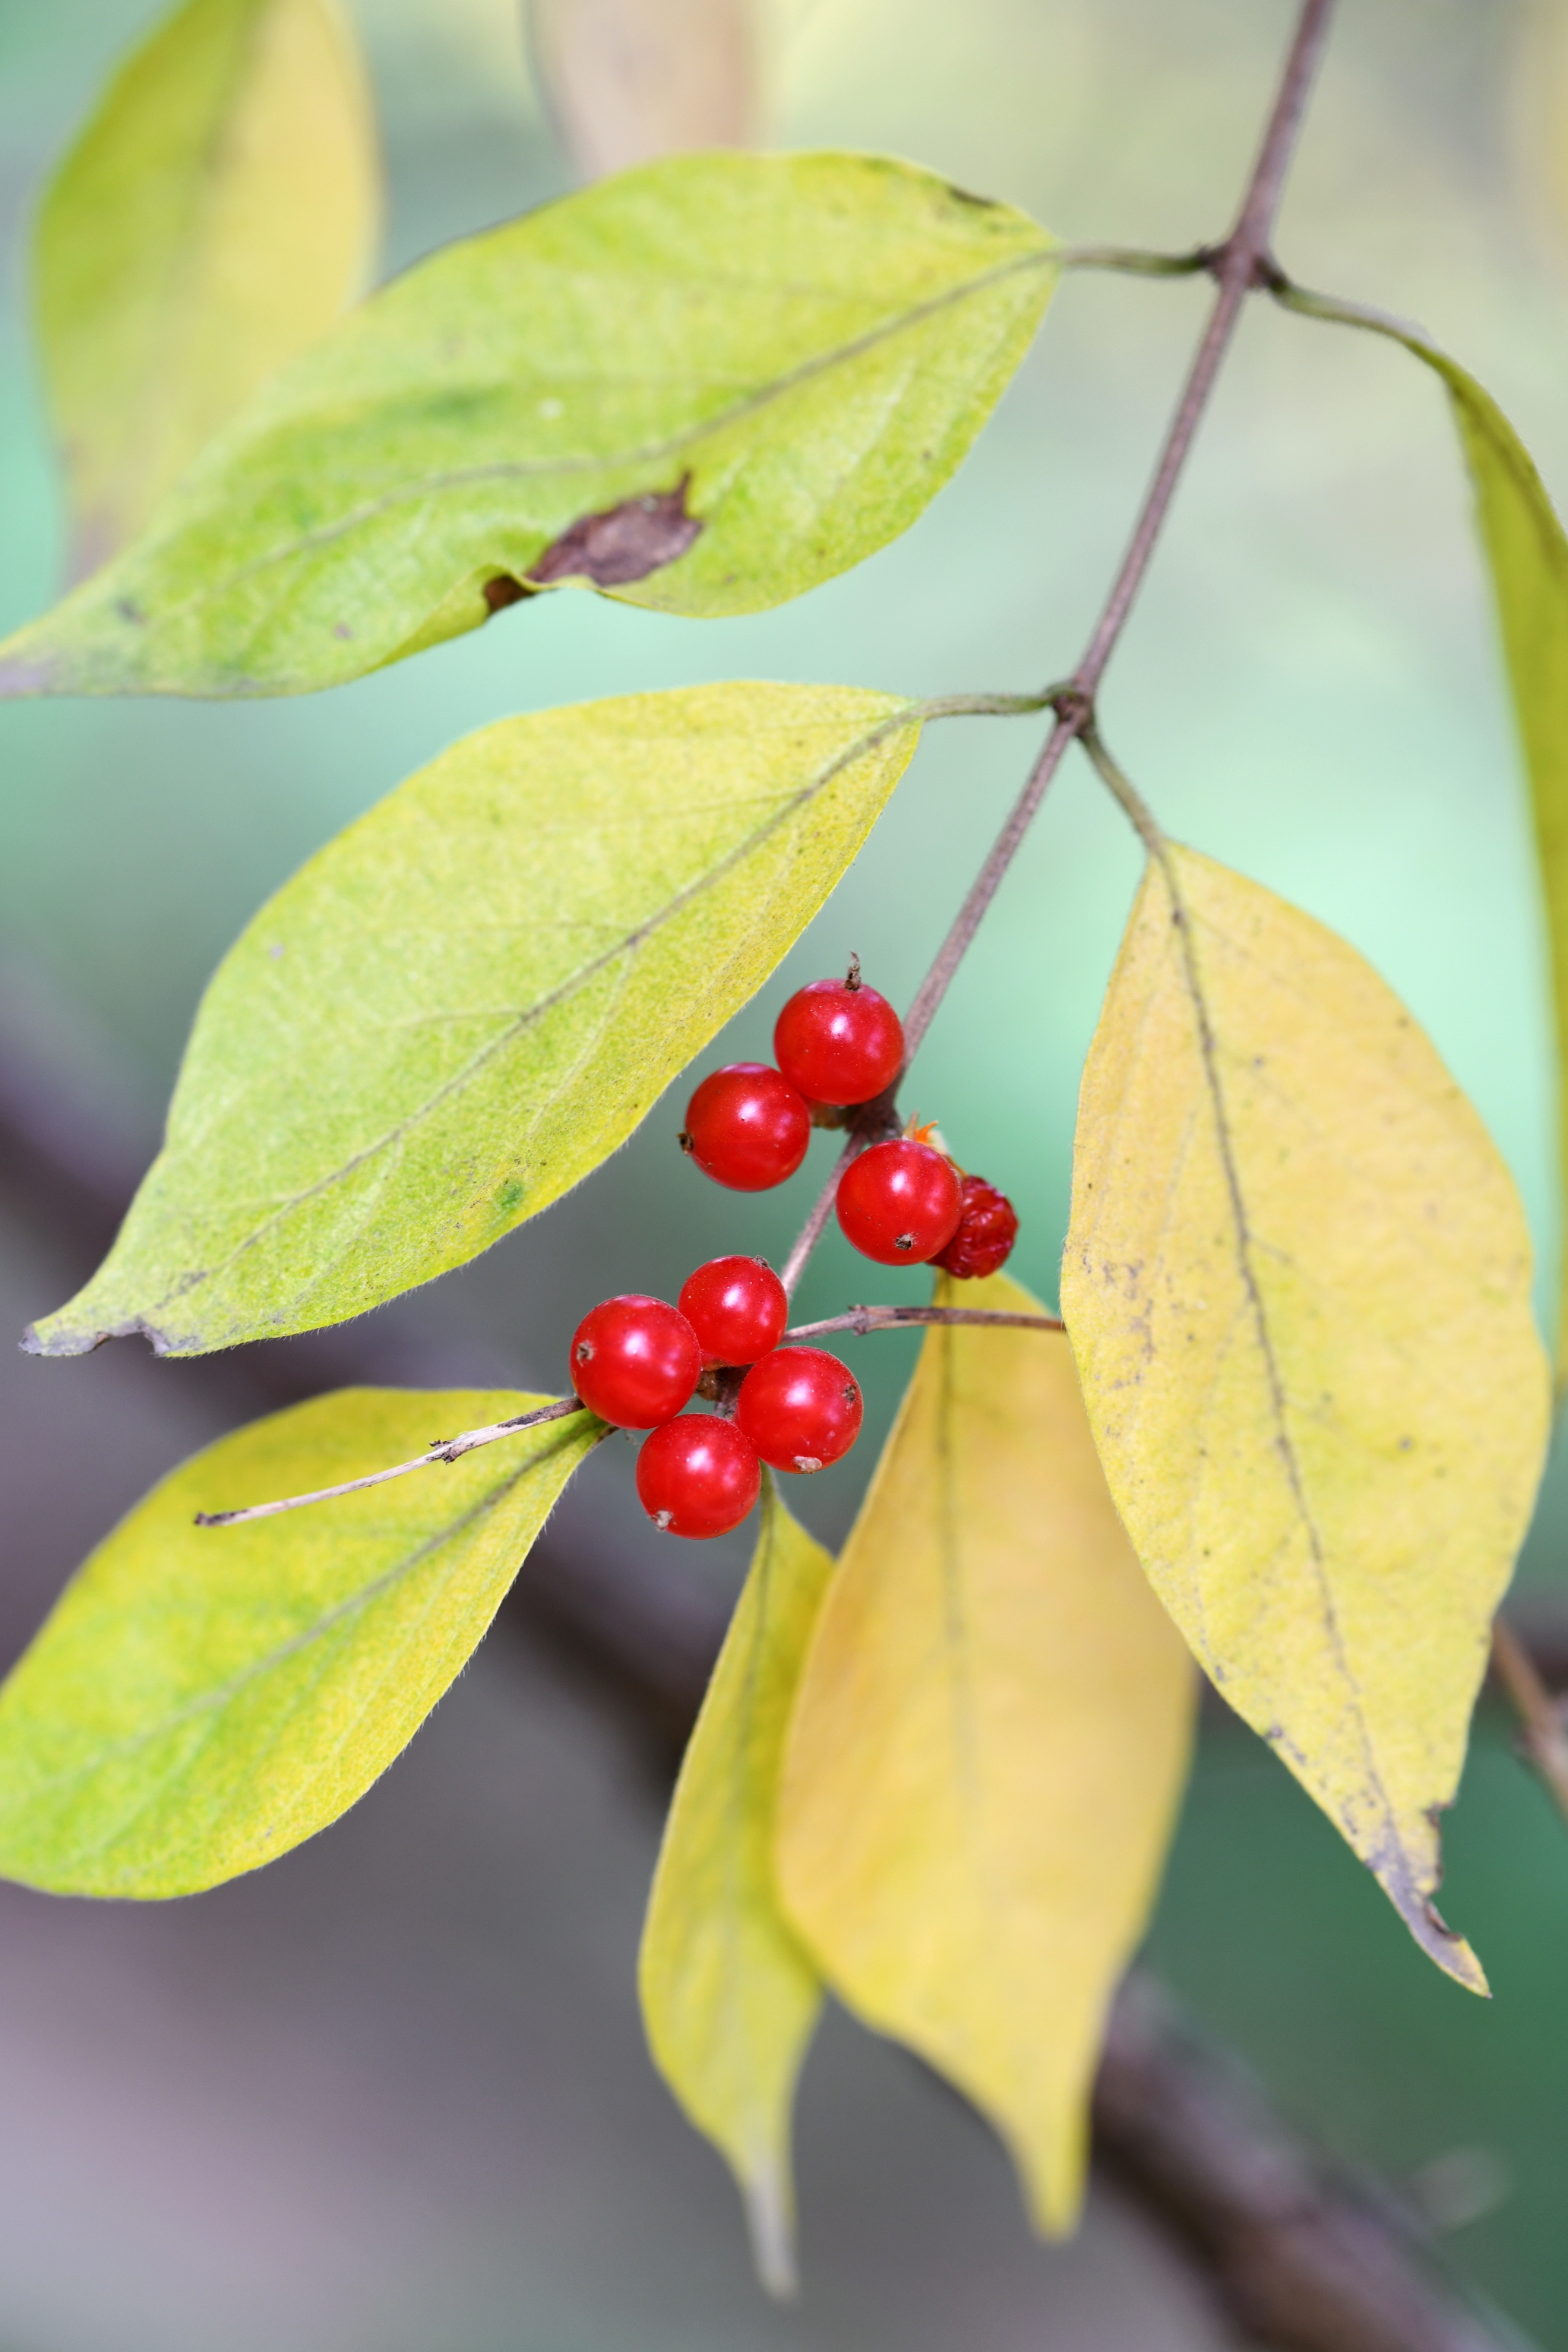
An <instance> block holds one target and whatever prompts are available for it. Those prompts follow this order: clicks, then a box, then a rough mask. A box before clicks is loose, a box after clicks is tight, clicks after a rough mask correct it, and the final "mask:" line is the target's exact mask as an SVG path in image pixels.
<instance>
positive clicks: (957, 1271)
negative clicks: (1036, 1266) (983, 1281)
mask: <svg viewBox="0 0 1568 2352" xmlns="http://www.w3.org/2000/svg"><path fill="white" fill-rule="evenodd" d="M961 1189H962V1192H963V1207H962V1208H961V1209H960V1211H959V1213H958V1224H957V1227H956V1229H955V1230H954V1233H953V1236H952V1240H951V1241H950V1242H949V1243H948V1244H947V1247H946V1248H945V1249H940V1250H938V1252H937V1254H936V1255H935V1257H934V1258H933V1259H932V1260H931V1263H932V1265H940V1266H941V1267H942V1271H943V1272H944V1273H945V1274H954V1275H956V1276H958V1278H959V1280H960V1281H961V1282H973V1280H974V1279H975V1278H976V1276H980V1275H985V1274H994V1273H995V1271H996V1269H997V1267H998V1266H999V1265H1005V1262H1006V1260H1007V1259H1008V1257H1009V1256H1010V1255H1012V1250H1013V1244H1014V1243H1015V1242H1016V1240H1017V1238H1018V1216H1017V1212H1016V1209H1015V1208H1014V1206H1013V1203H1012V1202H1011V1201H1009V1199H1008V1198H1007V1195H1006V1193H1005V1192H998V1191H997V1190H996V1187H995V1185H994V1184H988V1183H987V1182H986V1181H985V1179H984V1176H966V1177H965V1178H964V1180H963V1186H962V1188H961Z"/></svg>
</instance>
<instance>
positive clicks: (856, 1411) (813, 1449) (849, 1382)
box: [735, 1348, 863, 1471]
mask: <svg viewBox="0 0 1568 2352" xmlns="http://www.w3.org/2000/svg"><path fill="white" fill-rule="evenodd" d="M862 1410H863V1408H862V1406H861V1402H860V1386H859V1382H858V1381H857V1380H856V1379H855V1377H854V1375H853V1374H852V1373H851V1371H850V1370H849V1368H848V1366H847V1364H841V1363H840V1362H839V1360H838V1359H837V1356H830V1355H829V1354H828V1352H827V1350H826V1348H775V1349H773V1354H772V1355H771V1356H764V1357H763V1360H762V1361H761V1363H759V1364H753V1365H752V1369H751V1370H750V1371H749V1372H748V1373H747V1374H746V1377H745V1379H744V1380H743V1381H742V1382H741V1393H740V1395H739V1396H738V1397H737V1398H736V1400H735V1421H736V1424H737V1426H738V1427H739V1428H740V1429H742V1431H743V1432H744V1433H745V1434H746V1435H747V1436H748V1437H749V1438H750V1439H751V1441H752V1444H753V1445H754V1446H755V1447H756V1449H757V1452H758V1453H759V1454H761V1455H762V1457H763V1461H764V1462H766V1463H768V1464H769V1465H770V1466H771V1467H772V1468H773V1469H774V1470H806V1471H810V1470H821V1469H825V1468H826V1465H827V1464H828V1463H829V1462H837V1460H838V1457H839V1455H840V1454H847V1453H848V1451H849V1448H850V1447H851V1446H852V1445H853V1444H854V1443H855V1440H856V1439H857V1438H858V1436H859V1434H860V1417H861V1412H862Z"/></svg>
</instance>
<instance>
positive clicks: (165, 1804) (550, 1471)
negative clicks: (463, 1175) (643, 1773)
mask: <svg viewBox="0 0 1568 2352" xmlns="http://www.w3.org/2000/svg"><path fill="white" fill-rule="evenodd" d="M547 1402H549V1400H548V1399H547V1398H544V1397H531V1396H518V1395H512V1394H510V1393H507V1392H501V1393H499V1394H497V1393H483V1392H480V1393H474V1392H471V1391H465V1390H437V1391H433V1392H431V1393H428V1394H421V1393H419V1392H417V1391H408V1390H402V1389H344V1390H341V1391H339V1392H338V1393H337V1394H336V1395H333V1396H324V1397H314V1398H312V1399H311V1400H310V1402H309V1403H308V1404H301V1405H295V1406H293V1407H291V1408H290V1410H289V1412H279V1413H273V1414H271V1415H270V1416H269V1417H268V1419H267V1420H265V1421H258V1422H254V1423H251V1425H250V1427H249V1428H248V1429H242V1430H239V1431H237V1433H235V1434H234V1435H233V1436H231V1437H225V1438H220V1439H219V1441H218V1443H217V1444H216V1445H210V1446H208V1447H207V1449H206V1451H205V1453H203V1454H196V1455H195V1458H194V1459H193V1460H191V1461H189V1462H187V1463H185V1464H184V1466H183V1467H182V1468H181V1469H178V1470H176V1471H174V1473H173V1475H171V1476H169V1477H167V1478H165V1479H164V1481H163V1484H162V1486H155V1487H154V1488H153V1492H152V1493H151V1494H150V1495H149V1496H147V1497H146V1499H145V1501H144V1502H142V1503H139V1504H138V1505H137V1507H136V1508H135V1509H134V1510H133V1511H132V1513H131V1515H130V1517H128V1518H126V1519H124V1520H122V1521H121V1525H120V1526H119V1527H118V1528H116V1529H115V1531H114V1533H113V1534H112V1535H111V1536H110V1537H109V1538H108V1540H107V1541H106V1542H104V1543H102V1544H100V1547H99V1549H98V1550H97V1551H95V1552H94V1553H93V1555H92V1557H91V1559H89V1560H88V1562H87V1563H86V1565H85V1567H83V1568H82V1569H81V1570H79V1573H78V1575H77V1576H76V1577H75V1579H74V1580H72V1582H71V1583H70V1584H69V1585H68V1587H67V1589H66V1591H65V1593H64V1594H63V1596H62V1597H61V1599H60V1601H58V1604H57V1606H56V1608H55V1610H54V1612H53V1614H52V1615H51V1616H50V1617H49V1619H48V1621H47V1623H46V1624H45V1626H44V1628H43V1630H42V1632H41V1633H39V1634H38V1636H37V1640H36V1641H35V1642H34V1643H33V1645H32V1647H31V1648H30V1649H29V1650H28V1652H27V1653H26V1656H25V1657H24V1658H23V1659H22V1662H21V1664H19V1665H18V1666H17V1667H16V1671H15V1672H14V1673H13V1674H12V1675H11V1676H10V1679H9V1680H8V1681H7V1682H6V1684H5V1687H4V1689H3V1690H0V1874H4V1875H5V1877H8V1878H18V1879H21V1880H22V1881H23V1882H24V1883H25V1884H26V1885H30V1886H43V1887H47V1888H48V1889H49V1890H50V1891H51V1892H52V1893H55V1894H58V1895H138V1896H162V1895H193V1894H195V1893H196V1892H197V1891H198V1890H199V1889H200V1888H202V1887H204V1886H216V1885H218V1884H219V1883H220V1882H221V1881H222V1880H224V1879H226V1878H235V1877H237V1876H238V1874H240V1872H242V1871H246V1870H255V1869H258V1867H259V1865H260V1864H262V1863H264V1862H270V1861H272V1860H273V1858H274V1857H275V1856H276V1855H278V1854H280V1853H287V1852H288V1851H289V1847H290V1846H296V1845H299V1844H300V1843H301V1841H302V1840H303V1839H305V1838H308V1837H312V1836H314V1834H315V1832H317V1831H318V1830H321V1829H325V1827H326V1826H327V1823H328V1822H334V1821H336V1820H337V1818H338V1815H339V1814H340V1813H342V1812H346V1811H347V1810H348V1808H349V1806H350V1805H352V1804H353V1803H354V1801H356V1799H358V1798H360V1797H362V1796H363V1794H364V1792H365V1790H367V1789H368V1788H369V1787H370V1784H371V1782H372V1781H373V1780H375V1779H376V1778H377V1776H378V1775H379V1774H380V1773H382V1772H384V1770H385V1769H386V1767H387V1766H388V1765H389V1764H390V1763H391V1762H392V1759H393V1758H394V1757H395V1755H397V1753H398V1751H399V1750H400V1749H401V1748H404V1747H405V1746H406V1744H407V1742H408V1741H409V1740H410V1739H411V1738H413V1736H414V1734H415V1732H416V1731H417V1729H418V1728H419V1726H420V1724H421V1723H423V1721H424V1720H425V1717H426V1715H428V1713H429V1712H430V1709H431V1708H432V1707H433V1706H435V1704H436V1701H437V1699H438V1698H439V1697H440V1696H441V1694H442V1692H443V1691H445V1690H446V1688H447V1685H448V1684H449V1683H450V1682H451V1681H452V1680H453V1678H454V1677H455V1676H456V1675H458V1673H459V1672H460V1670H461V1669H462V1667H463V1665H464V1664H466V1662H467V1661H468V1657H469V1656H470V1655H471V1654H472V1652H473V1650H474V1648H475V1645H476V1644H477V1643H478V1642H479V1637H480V1635H481V1634H482V1633H484V1631H485V1628H486V1627H487V1626H488V1625H489V1622H490V1619H491V1618H492V1617H493V1616H494V1614H495V1612H496V1609H497V1606H498V1605H499V1603H500V1599H501V1595H502V1594H503V1593H504V1592H505V1591H506V1589H507V1587H508V1585H509V1584H510V1582H511V1580H512V1578H513V1577H514V1576H515V1575H516V1573H517V1570H518V1567H519V1564H520V1563H521V1560H522V1559H523V1557H524V1555H525V1554H526V1552H527V1550H528V1548H529V1546H530V1545H531V1543H532V1541H533V1539H534V1538H535V1536H536V1535H537V1534H538V1533H539V1530H540V1528H541V1527H542V1525H543V1523H544V1520H545V1517H547V1515H548V1513H549V1512H550V1510H551V1508H552V1505H553V1504H554V1502H555V1500H556V1497H557V1496H559V1494H560V1493H561V1490H562V1488H563V1486H565V1484H566V1481H567V1480H568V1478H570V1476H571V1475H572V1473H573V1471H574V1469H575V1468H576V1466H577V1465H578V1463H579V1462H581V1461H582V1459H583V1457H584V1454H586V1453H587V1452H588V1451H589V1450H590V1448H591V1447H592V1446H593V1445H594V1444H595V1443H596V1442H597V1441H598V1439H599V1438H601V1437H602V1436H603V1435H604V1428H603V1425H602V1423H598V1422H596V1421H595V1420H593V1419H592V1417H591V1416H589V1415H585V1414H578V1415H574V1416H573V1417H572V1418H571V1419H570V1420H568V1421H563V1422H555V1423H549V1424H547V1425H546V1426H545V1427H543V1428H542V1429H532V1430H524V1431H521V1432H520V1433H519V1434H518V1436H517V1437H516V1438H515V1439H510V1440H504V1441H502V1442H501V1443H500V1444H497V1445H494V1446H491V1447H489V1448H487V1449H486V1450H484V1451H482V1452H478V1453H473V1454H466V1455H464V1456H463V1457H462V1458H461V1459H460V1460H459V1461H458V1462H456V1463H454V1464H452V1465H441V1466H438V1467H437V1468H434V1469H431V1470H428V1471H425V1472H420V1473H417V1474H416V1475H414V1476H412V1477H410V1478H407V1479H405V1480H404V1481H403V1482H401V1484H400V1485H399V1486H397V1487H396V1489H395V1491H393V1492H391V1493H389V1492H388V1491H387V1489H386V1488H385V1487H384V1486H377V1487H374V1488H372V1489H371V1490H370V1491H369V1492H367V1493H364V1494H359V1495H348V1496H343V1497H342V1499H340V1500H336V1501H332V1502H328V1503H318V1504H314V1505H312V1506H311V1507H310V1508H309V1509H307V1510H303V1511H297V1512H290V1513H289V1514H288V1515H287V1516H286V1517H279V1518H272V1519H265V1520H262V1521H260V1522H258V1523H257V1524H254V1525H251V1526H247V1527H237V1528H198V1527H196V1526H195V1525H194V1524H193V1521H194V1518H195V1513H196V1512H197V1511H198V1510H200V1511H214V1510H229V1509H235V1508H238V1507H241V1506H244V1505H247V1504H251V1503H259V1502H267V1501H270V1500H271V1499H273V1498H274V1497H276V1496H283V1495H289V1494H294V1493H296V1492H298V1491H299V1490H300V1489H301V1488H311V1487H316V1486H331V1485H336V1484H337V1483H338V1482H339V1481H340V1480H342V1479H345V1478H353V1477H358V1476H360V1475H363V1474H364V1473H365V1472H367V1471H371V1470H375V1469H380V1468H382V1467H384V1465H386V1464H388V1463H390V1462H395V1461H398V1460H400V1459H402V1458H403V1457H405V1456H406V1455H408V1454H414V1453H418V1452H420V1451H422V1450H423V1449H424V1448H425V1447H426V1445H428V1444H429V1442H430V1440H431V1438H432V1437H434V1436H439V1435H441V1434H443V1433H445V1434H447V1435H452V1434H455V1433H456V1432H457V1431H458V1429H459V1428H460V1427H465V1426H468V1425H470V1424H473V1423H481V1422H492V1421H497V1420H500V1419H501V1418H503V1417H508V1416H510V1415H511V1414H514V1413H519V1412H529V1411H530V1410H531V1408H532V1407H533V1406H535V1405H541V1404H544V1403H547Z"/></svg>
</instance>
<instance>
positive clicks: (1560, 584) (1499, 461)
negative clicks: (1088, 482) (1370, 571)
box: [1280, 287, 1568, 1395]
mask: <svg viewBox="0 0 1568 2352" xmlns="http://www.w3.org/2000/svg"><path fill="white" fill-rule="evenodd" d="M1280 299H1281V300H1282V301H1283V302H1284V303H1285V304H1286V306H1287V307H1288V308H1289V309H1291V310H1300V311H1301V312H1302V313H1303V314H1305V315H1306V316H1308V317H1310V318H1321V319H1326V320H1331V321H1332V322H1334V323H1335V324H1337V325H1341V326H1348V327H1360V328H1363V329H1365V330H1366V331H1368V332H1370V333H1373V334H1377V335H1383V336H1385V337H1386V338H1387V339H1388V340H1389V341H1391V342H1396V343H1399V344H1402V345H1403V346H1404V348H1405V350H1406V351H1408V352H1414V354H1415V357H1416V358H1417V359H1419V360H1422V361H1424V362H1426V365H1427V366H1428V367H1429V368H1431V369H1432V370H1433V371H1434V373H1436V374H1437V375H1438V376H1440V377H1441V378H1442V381H1443V383H1444V384H1445V386H1446V387H1447V393H1448V398H1449V403H1450V404H1451V407H1452V409H1453V415H1454V421H1455V424H1456V425H1458V432H1459V440H1460V444H1461V446H1462V447H1463V449H1464V453H1465V458H1466V462H1467V464H1468V467H1469V474H1470V481H1471V485H1472V488H1474V491H1475V497H1476V524H1477V528H1478V530H1479V536H1480V541H1481V546H1482V549H1483V551H1484V552H1485V555H1486V558H1487V563H1488V567H1489V572H1490V576H1491V584H1492V592H1493V594H1494V596H1495V598H1496V604H1497V614H1498V622H1499V626H1500V635H1501V638H1502V651H1503V660H1504V665H1505V667H1506V670H1507V675H1508V681H1509V686H1510V690H1511V694H1512V699H1513V709H1514V717H1515V719H1516V720H1517V722H1518V727H1519V733H1520V741H1521V748H1522V750H1523V752H1524V763H1525V770H1526V773H1527V775H1528V777H1529V781H1530V805H1531V818H1532V821H1533V827H1534V833H1535V846H1536V853H1537V856H1538V858H1539V861H1540V868H1541V878H1542V887H1543V891H1544V896H1545V906H1546V927H1547V940H1548V945H1549V949H1550V953H1551V961H1552V1013H1553V1021H1554V1027H1555V1032H1556V1039H1557V1067H1558V1087H1557V1092H1558V1165H1559V1199H1560V1202H1561V1218H1562V1223H1563V1228H1564V1231H1565V1232H1568V539H1565V538H1564V536H1563V526H1562V524H1561V523H1560V522H1559V520H1558V519H1557V516H1556V514H1555V513H1554V511H1553V509H1552V501H1551V499H1549V498H1548V497H1547V495H1546V491H1545V488H1544V487H1543V485H1542V479H1541V477H1540V475H1539V474H1538V473H1537V472H1536V470H1535V467H1534V465H1533V463H1532V461H1531V457H1530V453H1529V451H1528V450H1527V449H1526V448H1525V446H1524V444H1523V443H1522V441H1521V439H1520V437H1519V436H1518V434H1517V433H1516V432H1515V431H1514V429H1513V427H1512V425H1510V423H1509V421H1508V418H1507V417H1506V416H1505V415H1503V413H1502V411H1501V409H1500V407H1499V406H1498V404H1497V403H1496V401H1495V400H1493V398H1492V397H1491V394H1489V393H1488V392H1485V391H1483V390H1482V388H1481V386H1480V385H1479V383H1477V382H1476V380H1475V378H1474V376H1473V375H1470V374H1468V373H1467V372H1466V370H1465V369H1464V368H1462V367H1460V366H1459V364H1458V362H1457V361H1455V360H1451V359H1450V358H1449V357H1448V355H1447V352H1443V351H1440V350H1439V349H1438V348H1437V346H1436V344H1435V343H1433V342H1430V341H1428V340H1427V338H1426V336H1425V335H1424V334H1422V333H1421V331H1419V329H1417V328H1415V327H1408V326H1405V324H1404V323H1403V322H1402V321H1401V320H1397V319H1390V318H1385V317H1384V315H1383V314H1382V313H1381V312H1379V311H1376V310H1363V309H1361V308H1360V307H1359V306H1358V305H1356V304H1354V303H1341V302H1335V301H1333V300H1331V299H1329V298H1327V297H1325V296H1323V295H1319V294H1312V293H1309V292H1307V291H1306V290H1305V289H1302V288H1299V287H1293V288H1289V289H1286V290H1285V291H1284V292H1283V293H1282V294H1281V296H1280ZM1561 1258H1562V1263H1561V1266H1560V1270H1559V1296H1558V1306H1557V1318H1556V1319H1557V1331H1556V1353H1557V1386H1558V1391H1559V1394H1560V1395H1561V1394H1562V1392H1563V1390H1564V1389H1565V1388H1568V1245H1565V1246H1563V1249H1562V1252H1561Z"/></svg>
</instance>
